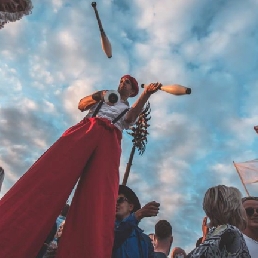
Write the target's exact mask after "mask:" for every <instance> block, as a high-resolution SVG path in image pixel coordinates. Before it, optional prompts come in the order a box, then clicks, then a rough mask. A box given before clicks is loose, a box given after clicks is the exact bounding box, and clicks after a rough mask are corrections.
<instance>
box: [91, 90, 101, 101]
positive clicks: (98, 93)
mask: <svg viewBox="0 0 258 258" xmlns="http://www.w3.org/2000/svg"><path fill="white" fill-rule="evenodd" d="M92 99H94V100H95V101H100V100H101V99H102V91H98V92H96V93H93V94H92Z"/></svg>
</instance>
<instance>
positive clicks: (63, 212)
mask: <svg viewBox="0 0 258 258" xmlns="http://www.w3.org/2000/svg"><path fill="white" fill-rule="evenodd" d="M69 208H70V205H69V204H68V203H66V204H65V206H64V208H63V209H62V210H61V213H60V215H61V216H64V217H66V216H67V213H68V211H69Z"/></svg>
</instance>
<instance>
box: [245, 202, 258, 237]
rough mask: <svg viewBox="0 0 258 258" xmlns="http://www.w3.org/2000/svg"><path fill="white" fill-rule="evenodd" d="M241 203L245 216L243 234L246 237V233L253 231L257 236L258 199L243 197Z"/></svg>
mask: <svg viewBox="0 0 258 258" xmlns="http://www.w3.org/2000/svg"><path fill="white" fill-rule="evenodd" d="M242 203H243V206H244V209H245V211H246V215H247V228H246V231H245V234H246V235H247V236H248V231H255V232H257V233H256V234H258V197H244V198H242ZM246 232H247V233H246Z"/></svg>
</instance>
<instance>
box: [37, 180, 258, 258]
mask: <svg viewBox="0 0 258 258" xmlns="http://www.w3.org/2000/svg"><path fill="white" fill-rule="evenodd" d="M159 207H160V204H159V203H157V202H155V201H152V202H149V203H147V204H146V205H144V206H143V207H141V204H140V201H139V199H138V197H137V195H136V194H135V192H134V191H133V190H132V189H131V188H129V187H128V186H125V185H120V186H119V190H118V198H117V204H116V213H115V214H116V216H115V219H116V220H115V224H114V243H113V249H112V258H166V257H170V258H185V257H188V258H202V257H210V258H213V257H214V258H219V257H223V258H224V257H242V258H247V257H251V258H255V257H258V197H244V198H242V197H241V193H240V191H239V190H238V189H237V188H235V187H228V186H225V185H218V186H214V187H211V188H209V189H208V190H207V192H206V193H205V196H204V199H203V209H204V211H205V213H206V217H204V219H203V224H202V231H203V235H202V236H201V237H200V238H199V239H197V241H196V247H195V248H194V249H193V250H192V251H191V252H189V253H188V254H187V253H186V251H185V250H183V249H182V248H180V247H174V248H172V245H173V240H174V239H175V238H176V236H174V235H173V234H172V225H171V224H170V222H168V221H167V220H159V221H158V222H157V223H156V224H155V225H154V226H153V229H154V233H150V234H149V235H146V234H145V233H144V232H143V230H142V229H141V228H139V223H140V221H141V220H142V219H144V218H147V217H153V216H157V215H158V213H159ZM68 210H69V205H68V204H66V205H65V207H64V209H63V210H62V211H61V214H60V216H59V217H58V218H57V220H56V223H55V224H56V227H55V228H58V230H56V231H55V232H53V230H52V231H51V232H50V233H49V236H48V238H47V239H46V241H45V242H44V245H43V247H42V249H41V251H40V252H39V254H38V255H37V257H36V258H55V257H56V256H55V255H56V253H57V249H58V243H59V240H60V238H61V235H62V230H63V228H64V227H65V218H66V216H67V213H68ZM207 218H208V219H209V221H210V222H209V223H207ZM71 257H74V256H71Z"/></svg>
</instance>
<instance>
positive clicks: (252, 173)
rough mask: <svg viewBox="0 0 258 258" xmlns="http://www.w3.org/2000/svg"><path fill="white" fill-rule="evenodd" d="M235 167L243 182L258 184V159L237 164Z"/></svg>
mask: <svg viewBox="0 0 258 258" xmlns="http://www.w3.org/2000/svg"><path fill="white" fill-rule="evenodd" d="M234 165H235V167H236V169H237V171H238V173H239V175H240V177H241V178H242V180H243V183H244V184H252V183H257V182H258V159H254V160H250V161H245V162H242V163H235V162H234Z"/></svg>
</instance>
